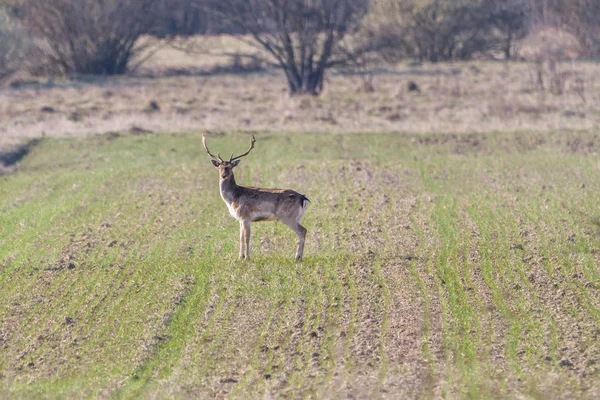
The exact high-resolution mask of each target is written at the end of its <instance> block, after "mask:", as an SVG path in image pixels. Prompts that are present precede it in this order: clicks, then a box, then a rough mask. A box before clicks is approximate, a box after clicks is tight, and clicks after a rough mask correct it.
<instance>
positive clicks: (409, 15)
mask: <svg viewBox="0 0 600 400" xmlns="http://www.w3.org/2000/svg"><path fill="white" fill-rule="evenodd" d="M526 6H527V4H526V2H525V0H507V1H503V2H497V1H494V0H454V1H446V0H374V6H373V12H374V15H373V16H372V17H371V19H372V20H373V23H374V25H375V26H376V27H377V30H378V31H379V33H380V34H379V38H378V40H379V41H380V42H383V43H384V44H385V43H386V42H387V45H386V46H383V48H384V49H385V53H387V54H388V55H389V56H388V57H387V58H388V59H390V60H393V59H394V58H396V59H398V58H403V57H410V58H416V59H418V60H421V61H431V62H437V61H448V60H457V59H460V60H465V59H470V58H472V57H473V56H475V55H481V54H493V53H495V52H497V51H498V50H500V49H501V50H502V51H503V52H504V54H505V56H507V57H508V58H510V57H511V52H512V49H513V47H514V44H515V41H516V40H518V39H521V38H522V37H523V36H524V35H525V33H526V28H527V18H528V14H527V13H526V12H525V7H526Z"/></svg>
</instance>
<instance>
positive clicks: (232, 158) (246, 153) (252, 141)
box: [229, 135, 256, 162]
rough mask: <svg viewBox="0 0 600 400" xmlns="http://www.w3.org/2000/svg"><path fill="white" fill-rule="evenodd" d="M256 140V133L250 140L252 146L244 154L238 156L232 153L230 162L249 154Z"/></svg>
mask: <svg viewBox="0 0 600 400" xmlns="http://www.w3.org/2000/svg"><path fill="white" fill-rule="evenodd" d="M254 142H256V139H254V135H252V140H251V141H250V148H249V149H248V151H247V152H245V153H244V154H242V155H239V156H237V157H233V154H231V158H230V159H229V162H232V161H235V160H239V159H240V158H242V157H244V156H247V155H248V154H249V153H250V152H251V151H252V149H253V148H254Z"/></svg>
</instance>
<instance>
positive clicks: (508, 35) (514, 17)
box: [489, 0, 532, 60]
mask: <svg viewBox="0 0 600 400" xmlns="http://www.w3.org/2000/svg"><path fill="white" fill-rule="evenodd" d="M489 5H490V7H491V13H490V17H491V18H490V20H491V22H492V24H493V25H494V26H495V28H496V29H497V30H498V33H499V35H500V38H499V41H500V47H501V50H502V52H503V53H504V58H505V59H507V60H509V59H511V58H513V56H514V52H515V46H516V44H517V43H518V42H519V41H520V40H522V39H523V38H525V36H527V34H528V33H529V29H530V28H531V21H532V18H531V7H530V0H505V1H491V2H489Z"/></svg>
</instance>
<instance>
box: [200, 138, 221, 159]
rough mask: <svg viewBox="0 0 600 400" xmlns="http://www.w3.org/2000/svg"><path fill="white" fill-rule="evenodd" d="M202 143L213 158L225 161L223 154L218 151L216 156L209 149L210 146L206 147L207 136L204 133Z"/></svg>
mask: <svg viewBox="0 0 600 400" xmlns="http://www.w3.org/2000/svg"><path fill="white" fill-rule="evenodd" d="M202 145H203V146H204V148H205V149H206V152H207V153H208V155H209V156H211V157H212V158H214V159H215V160H218V161H219V162H223V159H222V158H221V154H220V153H217V155H216V156H214V155H213V154H212V153H211V152H210V150H208V147H206V136H204V133H203V134H202Z"/></svg>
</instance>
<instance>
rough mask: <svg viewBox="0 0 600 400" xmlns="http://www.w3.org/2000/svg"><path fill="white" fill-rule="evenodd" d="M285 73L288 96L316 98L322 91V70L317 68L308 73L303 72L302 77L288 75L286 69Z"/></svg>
mask: <svg viewBox="0 0 600 400" xmlns="http://www.w3.org/2000/svg"><path fill="white" fill-rule="evenodd" d="M285 71H286V74H285V75H286V78H287V80H288V86H289V89H290V94H292V95H296V94H310V95H312V96H318V95H319V94H321V92H322V91H323V77H324V75H325V74H324V72H325V71H324V70H323V69H322V68H317V69H316V70H313V71H310V72H309V71H305V73H304V74H303V75H294V74H291V73H288V70H287V69H286V70H285Z"/></svg>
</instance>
